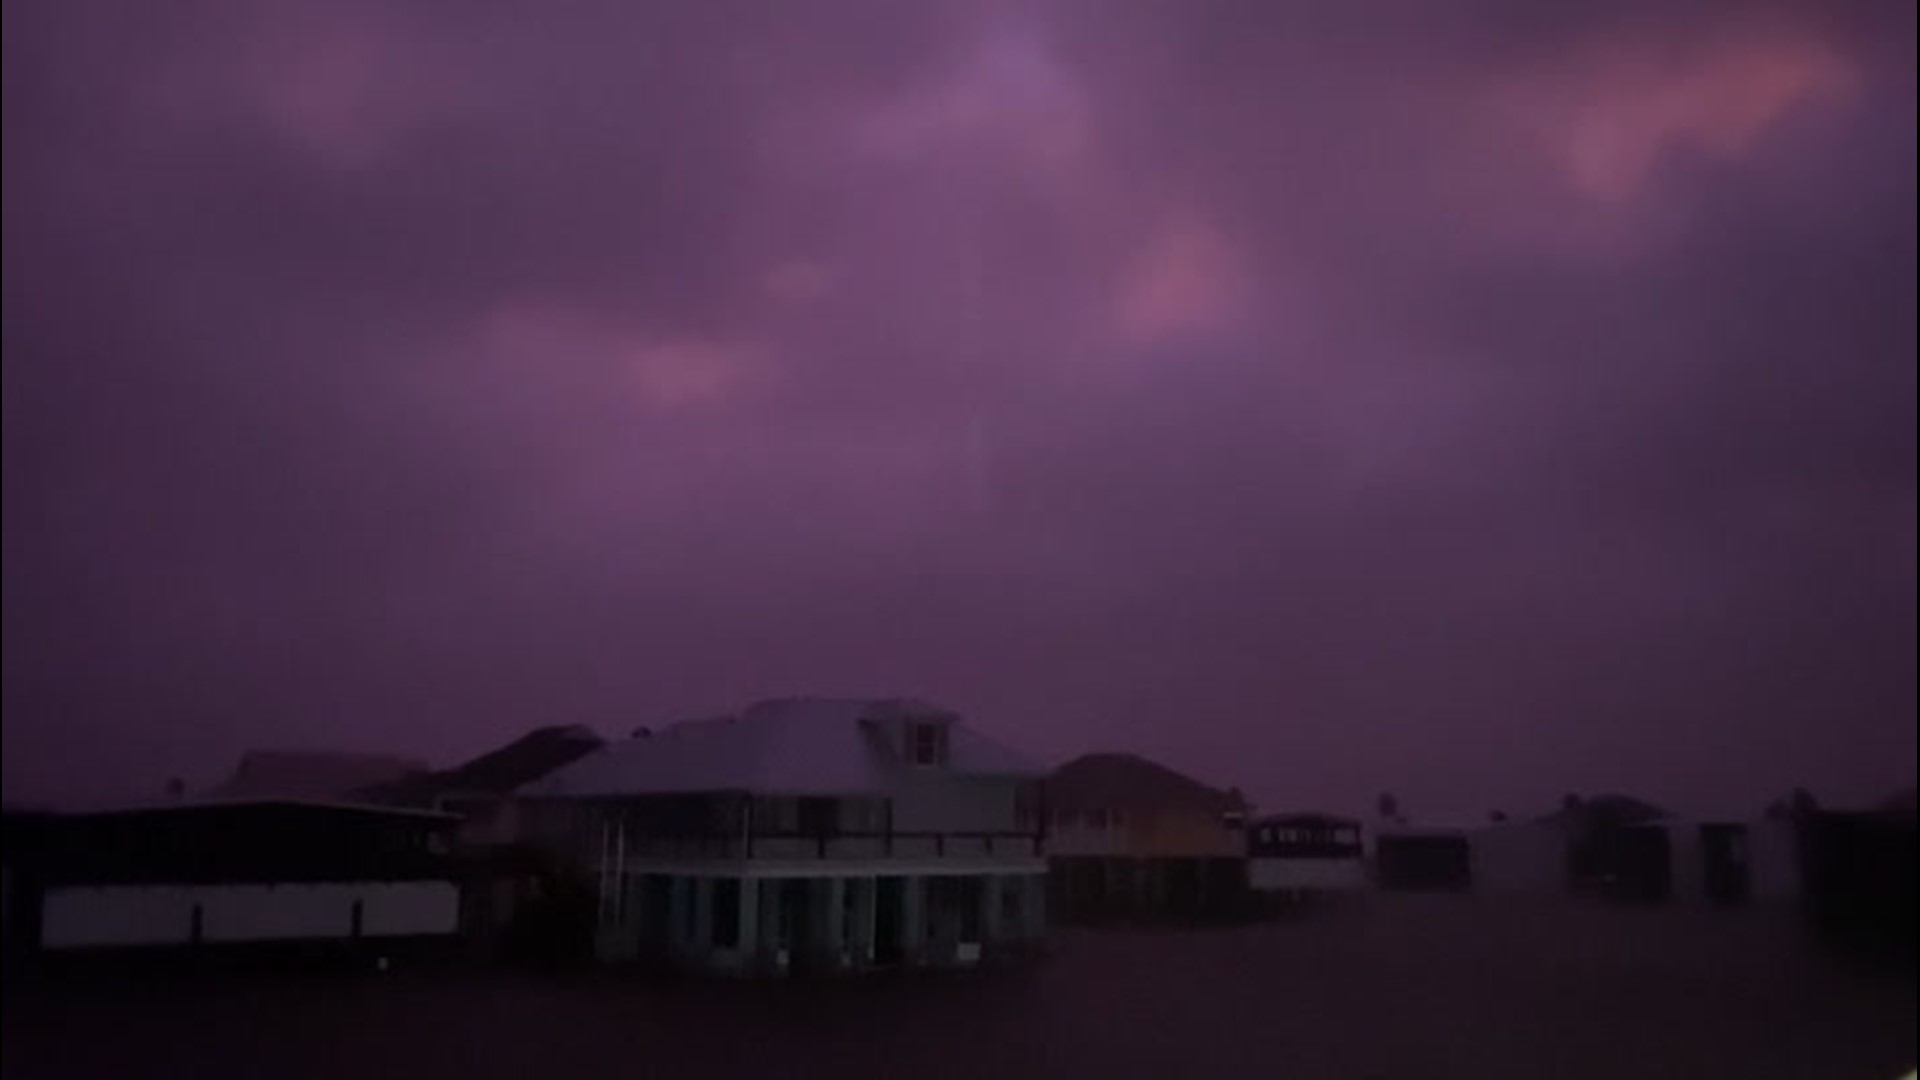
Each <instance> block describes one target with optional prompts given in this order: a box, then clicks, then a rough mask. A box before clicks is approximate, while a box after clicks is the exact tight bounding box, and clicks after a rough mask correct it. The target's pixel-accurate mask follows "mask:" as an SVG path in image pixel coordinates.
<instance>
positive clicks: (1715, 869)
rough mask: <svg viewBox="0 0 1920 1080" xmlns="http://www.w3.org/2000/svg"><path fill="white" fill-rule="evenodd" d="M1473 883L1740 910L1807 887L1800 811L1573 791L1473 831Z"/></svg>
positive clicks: (1492, 888) (1493, 888) (1494, 890)
mask: <svg viewBox="0 0 1920 1080" xmlns="http://www.w3.org/2000/svg"><path fill="white" fill-rule="evenodd" d="M1467 835H1468V843H1469V846H1470V848H1471V867H1472V876H1473V888H1474V890H1475V891H1476V892H1483V893H1489V894H1499V893H1530V894H1536V895H1555V894H1558V895H1584V896H1590V897H1595V898H1600V899H1607V900H1612V901H1617V902H1625V903H1654V904H1662V903H1674V902H1677V903H1707V904H1713V905H1717V906H1722V907H1738V906H1743V905H1747V904H1750V903H1757V902H1758V903H1775V902H1783V901H1791V900H1792V899H1794V898H1796V897H1797V896H1798V895H1799V893H1800V877H1801V874H1800V869H1799V866H1800V851H1799V827H1798V825H1797V824H1796V820H1795V817H1794V816H1791V815H1788V814H1785V813H1781V814H1767V815H1764V816H1761V815H1743V814H1729V815H1725V816H1721V817H1709V818H1691V819H1690V818H1681V817H1678V816H1675V815H1673V814H1670V813H1668V812H1667V811H1666V810H1665V809H1663V808H1661V807H1659V806H1656V805H1654V804H1652V803H1649V802H1647V801H1645V800H1642V799H1637V798H1634V797H1632V796H1627V795H1618V794H1603V795H1595V796H1590V797H1579V796H1569V797H1568V799H1567V800H1566V802H1565V804H1563V805H1562V807H1561V808H1560V809H1559V810H1557V811H1555V812H1554V813H1551V814H1548V815H1546V816H1544V817H1541V818H1538V819H1536V820H1533V821H1527V822H1510V823H1501V824H1496V825H1492V826H1489V827H1486V828H1483V829H1478V830H1470V831H1469V832H1468V834H1467Z"/></svg>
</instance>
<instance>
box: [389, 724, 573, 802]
mask: <svg viewBox="0 0 1920 1080" xmlns="http://www.w3.org/2000/svg"><path fill="white" fill-rule="evenodd" d="M605 745H606V740H605V739H602V738H601V737H600V734H599V733H598V732H596V731H594V730H593V729H592V728H589V727H584V726H582V725H579V724H567V725H555V726H552V727H543V728H535V729H534V730H532V731H529V732H527V733H526V734H525V735H522V736H520V737H519V738H517V739H515V740H513V741H512V742H510V743H508V744H506V745H505V746H501V747H498V748H496V749H493V750H489V751H487V752H486V753H484V754H481V755H480V756H479V757H476V758H473V759H472V760H470V761H468V762H466V763H465V764H462V765H457V766H455V767H453V768H451V769H441V770H438V771H435V772H430V773H421V774H418V775H414V776H409V777H406V778H404V779H401V780H398V781H395V782H392V783H388V784H381V785H377V786H375V787H372V788H369V789H367V790H366V792H365V794H366V797H368V798H370V799H374V800H377V801H381V802H397V803H403V804H413V803H431V802H433V800H435V799H436V798H439V797H441V796H445V795H453V794H468V795H475V794H479V795H504V794H506V793H507V792H510V791H513V790H514V789H515V788H518V787H521V786H522V785H525V784H530V783H532V782H534V781H535V780H538V779H540V778H541V777H543V776H546V775H547V774H548V773H551V772H553V771H554V770H555V769H559V768H562V767H564V766H567V765H571V764H572V763H574V762H575V761H578V760H580V759H581V758H583V757H585V756H586V755H588V754H591V753H593V752H594V751H595V750H598V749H600V748H601V747H602V746H605Z"/></svg>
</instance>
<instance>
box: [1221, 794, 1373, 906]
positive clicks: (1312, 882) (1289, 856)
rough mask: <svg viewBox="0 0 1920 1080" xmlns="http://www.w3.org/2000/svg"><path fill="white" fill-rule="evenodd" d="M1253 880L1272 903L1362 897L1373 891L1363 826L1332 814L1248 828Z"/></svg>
mask: <svg viewBox="0 0 1920 1080" xmlns="http://www.w3.org/2000/svg"><path fill="white" fill-rule="evenodd" d="M1247 880H1248V883H1249V885H1250V886H1251V888H1252V889H1253V891H1254V892H1255V894H1257V895H1259V896H1261V897H1263V898H1265V899H1267V900H1269V901H1299V900H1310V899H1315V898H1323V897H1328V896H1334V895H1340V894H1352V893H1357V892H1360V891H1361V890H1363V889H1365V888H1366V885H1367V864H1366V850H1365V846H1364V841H1363V838H1362V827H1361V824H1360V822H1358V821H1356V820H1354V819H1352V818H1344V817H1337V816H1335V815H1331V814H1316V813H1291V814H1273V815H1269V816H1267V817H1262V818H1258V819H1256V820H1254V821H1253V822H1252V823H1250V824H1249V825H1248V826H1247Z"/></svg>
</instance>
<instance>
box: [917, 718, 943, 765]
mask: <svg viewBox="0 0 1920 1080" xmlns="http://www.w3.org/2000/svg"><path fill="white" fill-rule="evenodd" d="M946 762H947V729H946V728H944V727H942V726H941V725H939V724H915V725H913V763H914V764H915V765H944V764H946Z"/></svg>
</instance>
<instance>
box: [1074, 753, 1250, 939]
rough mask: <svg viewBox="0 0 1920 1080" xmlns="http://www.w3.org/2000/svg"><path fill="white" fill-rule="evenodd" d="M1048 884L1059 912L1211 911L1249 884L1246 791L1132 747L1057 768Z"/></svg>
mask: <svg viewBox="0 0 1920 1080" xmlns="http://www.w3.org/2000/svg"><path fill="white" fill-rule="evenodd" d="M1044 802H1045V805H1046V808H1047V813H1048V838H1047V854H1048V860H1047V861H1048V883H1049V891H1050V895H1051V899H1052V909H1053V911H1054V913H1055V917H1056V918H1057V919H1060V920H1071V921H1089V920H1100V919H1105V918H1114V917H1147V918H1154V917H1175V918H1206V917H1211V916H1218V915H1225V914H1229V913H1231V912H1233V911H1235V910H1237V909H1238V908H1239V907H1240V906H1241V905H1242V902H1243V901H1244V898H1245V892H1246V839H1245V833H1244V828H1245V818H1246V809H1247V807H1246V800H1245V799H1243V798H1242V797H1241V796H1240V795H1239V794H1238V793H1237V792H1230V791H1221V790H1219V789H1217V788H1213V787H1209V786H1208V785H1206V784H1204V783H1201V782H1200V781H1198V780H1195V779H1193V778H1192V777H1189V776H1186V775H1184V774H1182V773H1179V772H1176V771H1174V770H1173V769H1169V768H1167V767H1166V766H1164V765H1161V764H1158V763H1157V762H1153V761H1148V760H1147V759H1145V758H1142V757H1138V756H1136V755H1133V754H1116V753H1104V754H1088V755H1086V756H1084V757H1080V758H1076V759H1075V760H1073V761H1071V762H1068V763H1067V764H1066V765H1063V766H1061V767H1060V768H1058V769H1056V770H1054V772H1053V773H1052V775H1050V776H1049V777H1048V778H1047V781H1046V785H1045V799H1044Z"/></svg>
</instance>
